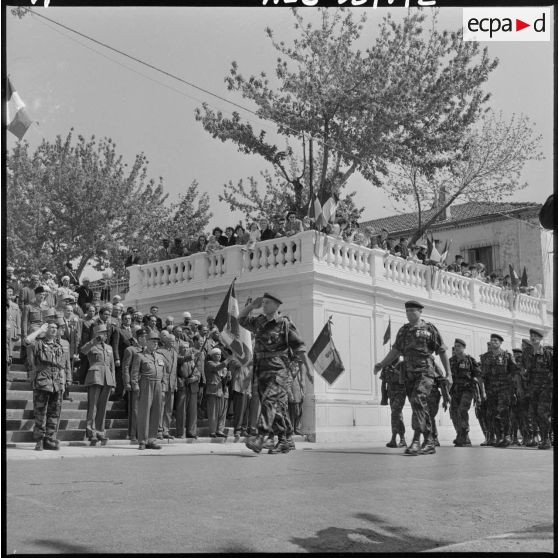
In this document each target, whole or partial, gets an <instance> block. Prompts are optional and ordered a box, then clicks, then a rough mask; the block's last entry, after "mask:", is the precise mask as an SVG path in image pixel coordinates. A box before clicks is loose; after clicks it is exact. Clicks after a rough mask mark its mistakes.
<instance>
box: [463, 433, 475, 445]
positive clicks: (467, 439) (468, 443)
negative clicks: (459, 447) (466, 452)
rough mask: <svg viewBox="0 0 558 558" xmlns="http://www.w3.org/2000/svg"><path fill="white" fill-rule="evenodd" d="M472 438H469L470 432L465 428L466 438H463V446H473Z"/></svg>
mask: <svg viewBox="0 0 558 558" xmlns="http://www.w3.org/2000/svg"><path fill="white" fill-rule="evenodd" d="M472 445H473V444H472V443H471V438H469V432H467V430H464V440H463V447H466V448H470V447H472Z"/></svg>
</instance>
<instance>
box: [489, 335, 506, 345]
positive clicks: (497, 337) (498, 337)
mask: <svg viewBox="0 0 558 558" xmlns="http://www.w3.org/2000/svg"><path fill="white" fill-rule="evenodd" d="M493 337H495V338H496V339H499V340H500V342H501V343H503V342H504V338H503V337H502V336H501V335H498V333H491V334H490V339H492V338H493Z"/></svg>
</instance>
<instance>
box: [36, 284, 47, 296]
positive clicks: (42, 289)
mask: <svg viewBox="0 0 558 558" xmlns="http://www.w3.org/2000/svg"><path fill="white" fill-rule="evenodd" d="M44 292H45V288H44V287H43V286H42V285H39V286H38V287H35V294H39V293H44Z"/></svg>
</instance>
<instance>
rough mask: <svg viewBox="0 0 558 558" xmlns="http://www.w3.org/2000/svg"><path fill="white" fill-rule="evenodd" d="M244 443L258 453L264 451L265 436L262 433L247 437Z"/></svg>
mask: <svg viewBox="0 0 558 558" xmlns="http://www.w3.org/2000/svg"><path fill="white" fill-rule="evenodd" d="M244 445H245V446H246V447H247V448H248V449H251V450H252V451H255V452H256V453H260V452H261V451H262V448H263V445H264V437H263V436H261V435H258V436H250V437H249V438H247V439H246V441H245V442H244Z"/></svg>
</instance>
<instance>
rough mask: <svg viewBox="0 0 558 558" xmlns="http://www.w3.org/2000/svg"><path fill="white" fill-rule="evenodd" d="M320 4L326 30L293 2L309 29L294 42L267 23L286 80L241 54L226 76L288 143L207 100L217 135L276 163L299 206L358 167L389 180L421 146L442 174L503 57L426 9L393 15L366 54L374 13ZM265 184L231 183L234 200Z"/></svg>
mask: <svg viewBox="0 0 558 558" xmlns="http://www.w3.org/2000/svg"><path fill="white" fill-rule="evenodd" d="M318 13H319V14H320V23H319V25H318V26H317V28H314V27H313V26H312V25H311V24H310V23H305V22H304V20H303V18H302V16H301V15H300V14H299V12H298V11H297V10H296V9H293V15H294V18H295V28H296V29H297V31H298V37H297V38H296V39H295V40H294V44H293V46H292V47H289V46H287V45H286V44H285V43H284V42H283V41H279V42H277V41H276V40H275V39H274V35H273V32H272V31H271V29H269V28H268V29H267V30H266V31H267V35H268V36H269V38H270V39H271V41H272V43H273V46H274V47H275V48H276V49H277V51H279V53H280V57H279V58H278V59H277V64H276V67H275V76H276V82H277V83H273V84H272V83H271V82H270V80H269V79H268V77H267V75H266V73H265V72H261V73H260V74H259V75H258V76H254V75H253V76H251V77H249V78H248V79H246V78H244V77H243V76H242V74H241V73H240V70H239V67H238V64H237V63H236V62H233V63H232V66H231V69H230V75H229V76H227V77H226V78H225V82H226V84H227V87H228V89H229V91H234V92H239V93H240V94H241V95H242V97H243V98H244V99H247V100H249V101H251V102H252V103H253V104H254V105H255V106H256V107H257V108H256V110H255V113H256V114H257V116H258V117H260V118H262V119H265V120H269V121H272V122H275V123H276V125H277V132H278V134H279V136H280V137H282V138H283V140H284V141H285V145H286V146H285V147H282V146H280V145H279V144H278V143H276V142H273V141H270V140H268V139H267V134H266V132H265V130H259V131H257V130H255V129H254V127H253V125H252V124H250V123H247V122H244V121H243V120H242V119H241V117H240V115H239V113H238V112H235V113H233V115H232V117H231V118H225V117H224V116H223V114H222V113H221V112H215V111H213V110H211V109H210V108H209V107H208V105H207V104H203V105H202V107H201V108H199V109H197V111H196V118H197V120H199V121H200V122H201V123H202V125H203V127H204V129H205V130H206V131H207V132H208V133H210V134H211V135H212V136H213V137H214V138H218V139H220V140H221V141H232V142H234V143H236V144H237V145H238V149H239V151H241V152H243V153H246V154H258V155H260V156H261V157H263V159H264V160H265V161H267V162H268V163H270V164H271V165H272V166H273V168H274V169H275V171H276V172H277V173H278V175H279V176H281V177H282V179H283V181H284V188H285V189H288V190H289V191H290V192H292V196H293V198H294V202H293V205H294V207H296V209H297V210H298V212H299V214H302V213H304V210H305V207H306V206H307V204H308V202H309V200H310V199H311V197H312V195H313V193H314V192H317V193H318V195H319V197H320V198H321V199H322V200H323V199H325V198H326V197H329V195H331V194H332V193H336V194H338V193H339V191H340V190H341V189H342V188H343V187H344V185H345V184H346V182H347V180H348V178H349V177H350V176H351V175H352V174H354V173H355V172H360V173H361V174H362V175H363V176H364V177H365V178H366V179H367V180H369V181H370V182H371V183H372V184H374V185H376V186H381V185H382V184H383V183H382V176H384V175H385V174H386V172H387V165H388V163H390V162H393V161H395V160H397V159H398V158H399V157H401V156H402V152H404V153H405V152H407V151H408V150H410V149H415V150H416V154H417V156H420V155H421V154H423V153H428V154H430V155H431V157H430V159H429V160H430V161H431V167H430V168H429V169H428V172H430V173H432V172H434V170H435V169H436V168H438V167H439V166H441V165H443V164H444V163H446V162H447V161H448V160H449V158H450V157H451V154H452V152H453V151H454V150H455V149H456V148H457V146H459V145H460V143H461V140H462V138H463V137H464V135H465V134H466V133H467V130H468V129H469V128H470V127H471V125H472V124H474V122H475V121H476V120H477V119H478V118H479V116H480V115H481V113H482V108H483V105H484V104H485V103H486V101H487V100H488V95H486V94H484V93H483V92H482V88H481V86H482V85H483V83H484V82H485V81H486V80H487V79H488V76H489V74H490V72H491V71H492V70H493V69H494V68H495V67H496V64H497V61H496V60H494V61H492V60H489V58H488V55H487V50H486V49H484V50H483V51H481V50H480V46H479V44H478V43H475V42H463V41H462V33H461V31H456V32H447V31H442V32H440V31H438V30H437V29H436V23H437V16H436V14H435V15H434V16H433V17H432V20H431V25H430V27H429V29H426V25H425V19H426V16H425V15H424V14H423V12H422V11H409V12H408V13H407V16H406V17H405V18H404V20H403V21H402V22H401V23H396V22H394V21H393V20H392V18H391V16H389V15H388V16H387V17H385V18H384V20H383V21H382V23H381V25H380V28H379V32H378V35H377V38H376V40H375V42H374V44H372V45H371V46H370V47H369V48H367V49H366V50H365V51H364V52H361V51H360V50H357V49H355V46H354V45H355V43H356V42H357V41H358V40H360V38H361V34H362V31H363V29H364V23H365V21H366V13H364V14H363V15H362V16H361V17H360V19H359V20H358V21H355V19H354V13H355V12H354V11H351V10H345V9H336V10H332V9H325V8H322V9H319V11H318ZM292 145H295V146H296V148H293V147H292ZM290 157H295V158H296V159H297V161H298V163H299V164H298V165H296V167H297V168H299V169H301V170H300V171H298V173H297V172H293V170H292V165H291V166H290V167H289V166H288V165H287V163H288V161H289V158H290ZM252 181H253V179H251V182H252ZM268 185H269V182H268V181H266V186H268ZM256 189H257V188H256ZM253 190H254V188H253V184H251V186H250V190H249V191H243V185H242V183H239V184H238V185H237V186H233V185H232V183H229V184H228V185H227V186H225V192H224V194H223V199H225V200H227V201H228V202H229V203H230V204H231V207H232V208H234V209H236V208H239V209H241V208H242V207H241V206H242V204H245V202H243V201H241V198H245V200H246V199H247V200H249V199H250V198H249V197H248V196H246V194H248V195H249V196H250V195H253V193H254V191H253ZM273 195H274V194H270V198H273ZM289 195H290V194H289ZM239 196H240V198H239ZM238 204H240V205H238Z"/></svg>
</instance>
